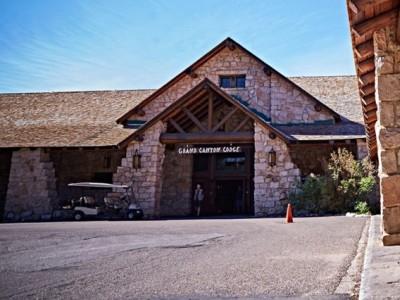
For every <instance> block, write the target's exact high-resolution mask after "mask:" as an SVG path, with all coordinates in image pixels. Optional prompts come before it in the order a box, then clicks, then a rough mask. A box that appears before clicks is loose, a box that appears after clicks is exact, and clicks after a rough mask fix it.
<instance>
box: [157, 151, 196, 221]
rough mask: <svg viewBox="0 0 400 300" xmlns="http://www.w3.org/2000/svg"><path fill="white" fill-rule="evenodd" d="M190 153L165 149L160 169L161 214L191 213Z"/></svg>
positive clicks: (184, 214)
mask: <svg viewBox="0 0 400 300" xmlns="http://www.w3.org/2000/svg"><path fill="white" fill-rule="evenodd" d="M192 167H193V156H192V155H179V154H178V153H177V151H176V150H174V149H173V150H166V151H165V159H164V164H163V170H162V172H163V173H162V174H163V175H162V181H163V185H162V192H161V202H160V205H161V215H162V216H186V215H189V214H190V213H191V200H192Z"/></svg>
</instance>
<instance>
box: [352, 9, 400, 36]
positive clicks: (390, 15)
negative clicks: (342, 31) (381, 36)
mask: <svg viewBox="0 0 400 300" xmlns="http://www.w3.org/2000/svg"><path fill="white" fill-rule="evenodd" d="M398 13H399V12H398V8H397V7H396V8H394V9H391V10H389V11H387V12H384V13H381V14H379V15H377V16H375V17H372V18H367V19H365V20H364V21H362V22H360V23H358V24H355V25H353V27H352V31H353V33H354V34H355V35H356V36H358V37H361V36H363V35H366V34H372V33H373V32H374V31H376V30H377V29H379V28H382V27H385V26H387V25H389V24H391V23H392V22H395V21H396V20H397V16H398Z"/></svg>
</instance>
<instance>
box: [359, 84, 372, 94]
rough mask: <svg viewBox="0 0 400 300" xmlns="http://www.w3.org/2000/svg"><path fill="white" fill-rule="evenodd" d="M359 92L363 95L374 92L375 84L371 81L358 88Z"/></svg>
mask: <svg viewBox="0 0 400 300" xmlns="http://www.w3.org/2000/svg"><path fill="white" fill-rule="evenodd" d="M360 93H361V94H362V96H363V97H365V96H369V95H371V94H375V85H374V84H373V83H370V84H368V85H365V86H363V87H362V88H360Z"/></svg>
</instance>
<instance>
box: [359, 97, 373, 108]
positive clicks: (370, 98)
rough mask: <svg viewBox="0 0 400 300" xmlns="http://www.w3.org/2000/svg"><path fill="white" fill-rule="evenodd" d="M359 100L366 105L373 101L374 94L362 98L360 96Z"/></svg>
mask: <svg viewBox="0 0 400 300" xmlns="http://www.w3.org/2000/svg"><path fill="white" fill-rule="evenodd" d="M361 102H362V104H363V105H364V106H368V105H370V104H371V103H375V96H374V95H370V96H366V97H363V98H361Z"/></svg>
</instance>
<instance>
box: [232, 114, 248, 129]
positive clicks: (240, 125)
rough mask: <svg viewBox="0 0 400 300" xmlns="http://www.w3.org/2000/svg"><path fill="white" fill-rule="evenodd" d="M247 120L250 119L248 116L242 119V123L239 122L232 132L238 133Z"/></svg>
mask: <svg viewBox="0 0 400 300" xmlns="http://www.w3.org/2000/svg"><path fill="white" fill-rule="evenodd" d="M249 120H250V117H249V116H246V118H244V119H243V120H242V122H240V123H239V124H238V125H237V126H236V128H235V129H233V132H237V131H239V130H240V129H242V128H243V126H244V125H245V124H246V123H247V122H248V121H249Z"/></svg>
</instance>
